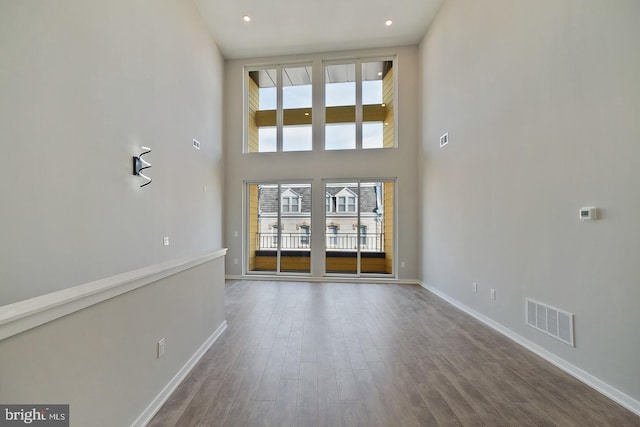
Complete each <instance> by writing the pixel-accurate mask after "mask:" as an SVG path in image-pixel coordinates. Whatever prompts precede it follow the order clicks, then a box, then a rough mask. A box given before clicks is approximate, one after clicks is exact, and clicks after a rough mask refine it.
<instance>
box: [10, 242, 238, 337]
mask: <svg viewBox="0 0 640 427" xmlns="http://www.w3.org/2000/svg"><path fill="white" fill-rule="evenodd" d="M226 253H227V249H226V248H225V249H217V250H213V251H209V252H204V253H200V254H197V255H191V256H188V257H185V258H179V259H174V260H170V261H165V262H162V263H159V264H155V265H150V266H148V267H143V268H140V269H137V270H133V271H129V272H126V273H122V274H117V275H115V276H111V277H107V278H105V279H100V280H96V281H93V282H89V283H85V284H83V285H78V286H73V287H71V288H67V289H63V290H60V291H56V292H52V293H49V294H46V295H41V296H38V297H35V298H31V299H28V300H24V301H19V302H16V303H13V304H8V305H5V306H3V307H0V340H3V339H5V338H9V337H11V336H13V335H17V334H19V333H21V332H24V331H26V330H29V329H31V328H35V327H36V326H39V325H42V324H44V323H48V322H51V321H53V320H55V319H58V318H60V317H62V316H66V315H68V314H71V313H74V312H76V311H79V310H82V309H83V308H87V307H89V306H92V305H94V304H98V303H101V302H103V301H106V300H108V299H111V298H113V297H116V296H118V295H122V294H124V293H126V292H130V291H132V290H134V289H138V288H141V287H143V286H145V285H148V284H150V283H153V282H156V281H158V280H160V279H163V278H165V277H169V276H172V275H174V274H177V273H179V272H181V271H184V270H187V269H189V268H192V267H195V266H197V265H200V264H203V263H205V262H209V261H212V260H214V259H217V258H221V257H224V256H225V255H226Z"/></svg>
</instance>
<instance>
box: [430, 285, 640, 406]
mask: <svg viewBox="0 0 640 427" xmlns="http://www.w3.org/2000/svg"><path fill="white" fill-rule="evenodd" d="M418 284H419V285H420V286H422V287H423V288H425V289H426V290H428V291H429V292H431V293H433V294H434V295H436V296H437V297H439V298H441V299H443V300H445V301H446V302H448V303H449V304H451V305H453V306H454V307H456V308H459V309H460V310H462V311H464V312H465V313H467V314H469V315H470V316H473V317H474V318H476V319H477V320H479V321H481V322H482V323H484V324H485V325H487V326H489V327H490V328H492V329H495V330H496V331H498V332H500V333H501V334H502V335H504V336H506V337H507V338H509V339H511V340H512V341H515V342H516V343H518V344H520V345H521V346H523V347H524V348H526V349H527V350H529V351H532V352H533V353H535V354H537V355H538V356H540V357H542V358H543V359H545V360H546V361H548V362H549V363H551V364H553V365H555V366H557V367H558V368H560V369H562V370H563V371H565V372H566V373H568V374H569V375H571V376H573V377H575V378H576V379H578V380H580V381H582V382H583V383H585V384H586V385H588V386H589V387H591V388H593V389H594V390H596V391H598V392H599V393H602V394H603V395H605V396H607V397H608V398H609V399H611V400H613V401H614V402H617V403H619V404H620V405H622V406H624V407H625V408H627V409H628V410H630V411H631V412H633V413H635V414H637V415H639V416H640V402H639V401H638V400H636V399H634V398H633V397H631V396H629V395H627V394H625V393H623V392H621V391H620V390H618V389H616V388H615V387H612V386H611V385H609V384H607V383H605V382H604V381H602V380H600V379H598V378H596V377H594V376H593V375H591V374H590V373H588V372H586V371H585V370H583V369H580V368H578V367H577V366H575V365H572V364H571V363H569V362H567V361H566V360H564V359H561V358H560V357H558V356H556V355H555V354H553V353H551V352H550V351H548V350H546V349H545V348H543V347H540V346H539V345H538V344H535V343H533V342H531V341H529V340H528V339H526V338H524V337H523V336H522V335H519V334H517V333H515V332H513V331H512V330H511V329H509V328H507V327H505V326H503V325H502V324H500V323H498V322H496V321H495V320H493V319H491V318H489V317H487V316H485V315H484V314H482V313H480V312H478V311H476V310H474V309H472V308H471V307H468V306H466V305H464V304H462V303H461V302H460V301H458V300H456V299H454V298H452V297H450V296H449V295H447V294H445V293H443V292H442V291H440V290H438V289H436V288H434V287H432V286H429V285H428V284H426V283H423V282H418Z"/></svg>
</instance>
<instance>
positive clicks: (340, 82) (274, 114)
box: [244, 58, 396, 153]
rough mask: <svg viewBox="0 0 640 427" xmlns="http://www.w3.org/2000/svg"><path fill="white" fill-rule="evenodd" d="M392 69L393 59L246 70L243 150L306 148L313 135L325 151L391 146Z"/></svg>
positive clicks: (357, 60) (309, 147)
mask: <svg viewBox="0 0 640 427" xmlns="http://www.w3.org/2000/svg"><path fill="white" fill-rule="evenodd" d="M314 67H317V68H316V70H317V73H316V74H318V78H316V79H315V80H314V79H313V68H314ZM393 69H394V60H393V59H392V58H383V59H353V60H347V61H340V62H336V61H325V62H322V63H320V61H318V62H317V63H316V64H315V65H314V64H290V65H274V66H266V67H256V68H247V69H246V73H247V74H246V82H247V87H246V93H247V97H246V106H247V107H246V108H247V110H246V111H247V114H246V120H245V125H246V127H245V130H246V138H245V150H244V151H245V152H248V153H265V152H287V151H311V150H313V148H314V143H313V135H314V134H315V135H316V136H318V137H319V136H320V135H321V136H322V138H323V140H322V141H319V142H318V144H316V147H317V148H318V149H320V147H322V149H324V150H354V149H373V148H392V147H395V146H396V138H395V126H394V124H395V92H396V91H395V78H394V72H393ZM320 71H322V72H321V73H320ZM317 86H320V87H318V88H317V89H318V90H317V91H314V87H317ZM314 92H315V93H316V94H318V93H322V94H323V96H318V97H317V98H319V99H314V97H313V93H314ZM314 109H318V110H321V111H323V114H321V115H320V116H317V119H318V123H315V122H314V121H313V116H314V114H313V112H314ZM318 128H319V129H318ZM314 129H315V130H316V131H314Z"/></svg>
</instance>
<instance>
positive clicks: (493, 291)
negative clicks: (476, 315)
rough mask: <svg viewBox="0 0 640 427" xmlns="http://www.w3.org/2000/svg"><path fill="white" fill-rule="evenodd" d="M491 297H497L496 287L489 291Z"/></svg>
mask: <svg viewBox="0 0 640 427" xmlns="http://www.w3.org/2000/svg"><path fill="white" fill-rule="evenodd" d="M489 297H490V298H491V299H496V290H495V289H491V290H490V291H489Z"/></svg>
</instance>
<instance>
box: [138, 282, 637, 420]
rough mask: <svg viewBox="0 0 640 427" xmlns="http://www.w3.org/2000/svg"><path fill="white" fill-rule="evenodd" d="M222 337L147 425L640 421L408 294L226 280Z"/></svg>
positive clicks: (496, 337) (424, 294)
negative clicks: (224, 323)
mask: <svg viewBox="0 0 640 427" xmlns="http://www.w3.org/2000/svg"><path fill="white" fill-rule="evenodd" d="M226 298H227V299H226V309H227V312H226V318H227V322H228V328H227V330H226V331H225V333H224V334H223V335H222V336H221V337H220V338H219V339H218V341H217V342H216V343H215V344H214V345H213V346H212V347H211V349H210V350H209V351H208V352H207V353H206V354H205V355H204V357H203V358H202V359H201V361H200V362H199V363H198V365H197V366H196V367H195V368H194V369H193V371H192V372H191V373H190V374H189V376H188V377H187V378H186V379H185V381H184V382H183V383H182V384H181V385H180V386H179V387H178V388H177V390H176V391H175V393H174V394H173V395H172V396H171V398H170V399H169V400H168V401H167V403H166V404H165V405H164V406H163V407H162V409H161V410H160V411H159V412H158V414H157V415H156V416H155V417H154V419H153V420H152V421H151V423H150V424H149V425H150V426H277V427H280V426H304V427H307V426H309V427H310V426H318V427H320V426H330V427H338V426H345V427H346V426H438V425H442V426H461V425H462V426H634V427H637V426H640V417H638V416H636V415H634V414H633V413H631V412H630V411H627V410H626V409H624V408H622V407H621V406H619V405H617V404H616V403H614V402H613V401H611V400H609V399H607V398H606V397H604V396H602V395H601V394H599V393H597V392H595V391H594V390H592V389H590V388H589V387H587V386H586V385H584V384H582V383H581V382H579V381H578V380H576V379H574V378H573V377H571V376H569V375H567V374H565V373H564V372H562V371H561V370H559V369H558V368H556V367H554V366H553V365H550V364H549V363H547V362H545V361H544V360H542V359H541V358H539V357H537V356H535V355H533V354H532V353H530V352H528V351H527V350H525V349H523V348H522V347H520V346H518V345H517V344H514V343H513V342H511V341H510V340H508V339H507V338H505V337H503V336H502V335H500V334H498V333H497V332H495V331H493V330H492V329H490V328H488V327H486V326H485V325H483V324H481V323H479V322H478V321H476V320H474V319H473V318H471V317H469V316H468V315H466V314H464V313H462V312H460V311H458V310H457V309H455V308H453V307H452V306H450V305H448V304H447V303H445V302H443V301H441V300H440V299H438V298H437V297H435V296H433V295H432V294H430V293H429V292H428V291H426V290H424V289H422V288H421V287H419V286H411V285H391V284H390V285H374V284H336V283H306V282H301V283H290V282H251V281H229V282H227V289H226Z"/></svg>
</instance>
